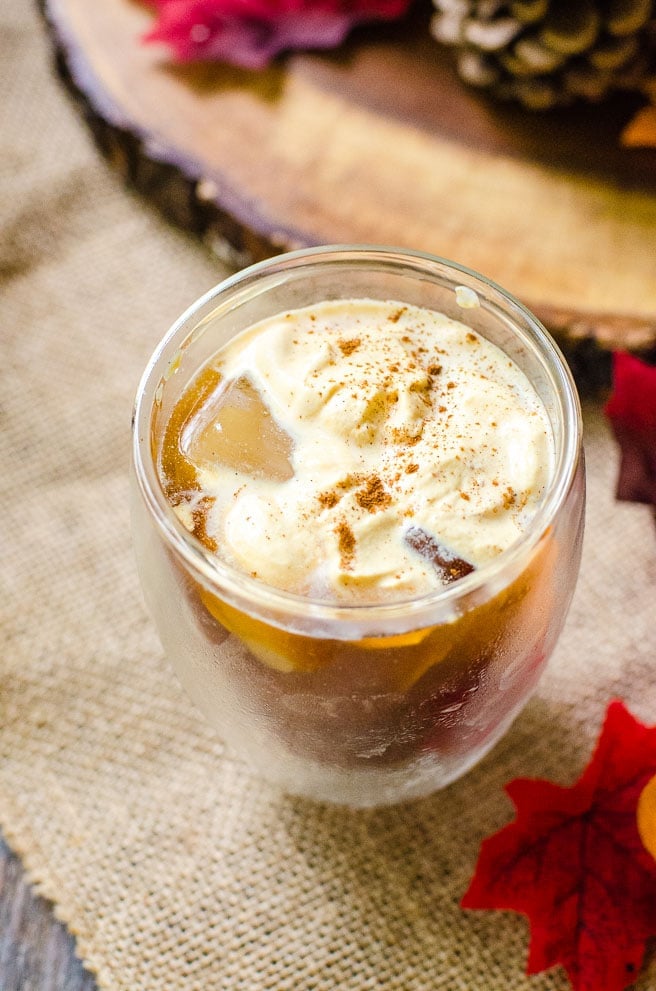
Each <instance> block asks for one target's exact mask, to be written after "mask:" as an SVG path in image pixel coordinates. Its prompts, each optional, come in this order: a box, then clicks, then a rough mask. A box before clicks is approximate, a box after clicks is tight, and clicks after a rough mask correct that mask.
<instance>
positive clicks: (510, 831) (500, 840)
mask: <svg viewBox="0 0 656 991" xmlns="http://www.w3.org/2000/svg"><path fill="white" fill-rule="evenodd" d="M654 773H656V726H655V727H651V728H650V727H647V726H644V725H643V724H642V723H640V722H638V721H637V720H636V719H634V717H633V716H632V715H631V713H630V712H628V710H627V709H626V708H625V707H624V705H623V704H622V703H621V702H613V703H612V704H611V705H610V706H609V708H608V712H607V715H606V721H605V723H604V728H603V731H602V734H601V737H600V739H599V742H598V745H597V749H596V751H595V753H594V755H593V757H592V760H591V761H590V763H589V764H588V767H587V768H586V770H585V771H584V773H583V775H582V776H581V778H580V779H579V781H578V782H577V783H576V784H575V785H574V786H573V787H571V788H564V787H560V786H559V785H555V784H552V783H551V782H549V781H540V780H531V779H526V778H524V779H522V778H520V779H517V780H515V781H513V782H511V783H510V784H509V785H508V786H507V789H506V790H507V792H508V794H509V796H510V798H511V799H512V801H513V802H514V804H515V806H516V809H517V816H516V818H515V820H514V822H511V823H510V824H509V825H508V826H506V827H505V828H504V829H502V830H500V832H498V833H495V834H494V835H493V836H491V837H488V839H486V840H484V841H483V845H482V847H481V852H480V855H479V859H478V864H477V867H476V873H475V875H474V878H473V880H472V882H471V884H470V886H469V889H468V891H467V892H466V894H465V896H464V897H463V899H462V902H461V904H462V907H463V908H470V909H471V908H488V909H489V908H496V909H511V910H513V911H516V912H522V913H524V914H525V915H527V916H528V918H529V921H530V924H531V945H530V952H529V959H528V965H527V973H529V974H534V973H537V972H538V971H541V970H545V969H546V968H548V967H553V966H555V965H556V964H562V966H563V967H565V969H566V970H567V973H568V974H569V977H570V980H571V982H572V985H573V987H574V989H575V991H623V989H624V988H625V987H626V986H627V985H628V984H630V983H632V982H633V981H634V980H635V979H636V977H637V974H638V971H639V969H640V966H641V964H642V958H643V955H644V948H645V942H646V940H647V939H648V938H649V937H650V936H652V935H655V934H656V861H654V859H653V857H652V856H651V855H650V854H649V852H648V851H647V850H646V849H645V847H644V846H643V844H642V842H641V840H640V835H639V833H638V827H637V821H636V809H637V804H638V798H639V796H640V793H641V792H642V790H643V788H644V787H645V785H646V784H647V782H648V781H649V780H650V778H651V777H653V775H654Z"/></svg>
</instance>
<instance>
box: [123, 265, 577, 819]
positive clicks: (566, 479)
mask: <svg viewBox="0 0 656 991" xmlns="http://www.w3.org/2000/svg"><path fill="white" fill-rule="evenodd" d="M461 286H464V287H467V288H468V289H472V290H474V292H475V293H476V294H477V296H478V300H479V302H480V305H479V306H477V307H474V308H471V309H465V310H463V309H461V307H460V306H459V305H458V302H459V301H462V298H463V294H462V291H459V292H458V293H456V291H455V290H456V287H461ZM340 298H342V299H362V298H370V299H382V300H395V301H399V302H402V303H408V304H414V305H417V306H423V307H428V308H431V309H436V310H440V311H442V312H445V313H446V314H448V315H449V316H451V317H453V318H455V319H459V320H463V321H464V322H466V323H468V324H469V325H470V326H471V327H472V328H473V329H474V330H476V331H477V332H478V333H480V334H481V335H483V336H484V337H486V338H488V339H489V340H490V341H492V342H493V343H494V344H496V345H497V346H498V347H500V348H501V349H502V350H503V351H504V352H506V353H507V354H508V355H509V356H510V357H511V358H512V359H513V360H514V361H515V362H516V363H517V364H518V365H519V367H520V368H521V369H522V370H523V371H524V373H525V374H526V375H527V377H528V379H529V380H530V382H531V383H532V385H533V387H534V389H535V390H536V392H537V393H538V395H539V396H540V398H541V399H542V402H543V403H544V406H545V408H546V410H547V413H548V416H549V419H550V421H551V427H552V432H553V438H554V446H555V457H554V469H553V473H552V476H551V480H550V483H549V485H548V489H547V491H546V493H545V495H544V499H543V502H542V503H541V505H540V508H539V510H538V512H537V514H536V515H535V517H534V518H533V520H532V522H531V524H530V526H529V528H528V529H527V531H526V532H525V533H524V534H523V535H522V537H521V538H520V539H519V540H518V541H517V542H516V543H515V544H513V545H512V546H511V547H510V548H509V549H508V550H506V551H505V552H503V553H502V554H500V555H499V556H498V557H497V558H495V559H494V560H493V561H492V562H491V563H489V564H486V565H485V566H483V567H481V568H479V569H478V570H476V571H475V572H473V573H472V574H470V575H468V576H467V577H465V578H463V579H462V580H460V581H458V582H457V583H454V584H452V585H449V586H447V587H445V588H440V589H438V590H436V591H434V592H431V593H430V594H424V595H421V596H419V597H417V598H414V599H412V600H406V601H398V600H392V601H390V602H383V603H380V602H378V603H376V604H374V605H343V604H342V605H335V604H331V603H328V602H325V601H320V600H314V599H311V598H307V597H304V596H299V595H294V594H291V593H289V592H284V591H280V590H277V589H274V588H271V587H269V586H266V585H264V584H262V583H261V582H259V581H258V580H257V579H254V578H251V577H250V576H248V575H246V574H243V573H241V572H239V571H237V570H235V569H234V568H232V567H230V566H229V565H227V564H226V563H225V562H223V561H221V559H220V556H216V555H214V554H212V553H210V551H208V550H207V548H206V547H204V546H203V544H202V543H200V542H199V541H198V540H196V539H195V538H194V537H193V536H192V535H191V534H190V533H189V532H188V531H187V530H186V529H185V528H184V527H183V526H182V525H181V523H180V522H179V521H178V519H177V517H176V515H175V513H174V512H173V511H172V509H171V507H170V505H169V504H168V502H167V499H166V496H165V494H164V491H163V489H162V486H161V484H160V481H159V476H158V470H157V458H158V454H159V451H160V447H161V443H162V437H163V431H164V428H165V425H166V422H167V419H168V418H169V416H170V414H171V411H172V409H173V407H174V405H175V404H176V402H177V400H178V399H179V398H180V396H181V394H182V393H183V391H184V390H185V387H186V386H188V385H189V383H190V381H191V380H192V379H193V378H194V376H195V375H196V374H197V372H198V371H199V369H200V368H201V367H202V366H203V365H204V364H205V363H206V362H207V361H208V360H209V359H210V358H211V357H212V356H213V355H214V354H215V352H216V351H217V350H218V349H219V348H221V347H222V346H223V345H225V344H226V343H227V342H228V341H229V340H230V339H231V338H232V337H234V336H235V335H236V334H238V333H240V332H241V331H242V330H244V329H245V328H247V327H250V326H251V325H252V324H254V323H256V322H258V321H260V320H262V319H264V318H266V317H269V316H272V315H275V314H277V313H280V312H282V311H285V310H288V309H295V308H298V307H303V306H308V305H310V304H314V303H317V302H319V301H322V300H326V299H340ZM469 298H471V296H470V297H469ZM583 512H584V472H583V463H582V453H581V419H580V409H579V404H578V399H577V396H576V390H575V387H574V384H573V382H572V378H571V375H570V373H569V370H568V368H567V366H566V364H565V362H564V360H563V358H562V356H561V354H560V352H559V351H558V349H557V348H556V346H555V345H554V343H553V341H552V340H551V338H550V337H549V335H548V334H547V333H546V332H545V330H544V329H543V328H542V326H541V325H540V324H539V323H538V322H537V320H536V319H535V318H534V317H533V316H532V315H531V314H530V313H529V312H528V311H527V310H526V309H525V308H524V307H523V306H521V305H520V303H518V302H517V300H515V299H514V298H513V297H512V296H510V295H509V294H508V293H506V292H504V291H503V290H502V289H501V288H499V287H498V286H496V285H494V284H492V283H490V282H488V281H487V280H486V279H484V278H482V277H481V276H479V275H477V274H475V273H473V272H471V271H469V270H467V269H464V268H462V267H460V266H458V265H455V264H453V263H450V262H446V261H444V260H441V259H438V258H435V257H432V256H429V255H426V254H420V253H412V252H407V251H401V250H394V249H383V248H369V247H353V248H346V247H333V248H317V249H310V250H307V251H299V252H294V253H292V254H288V255H282V256H279V257H277V258H274V259H272V260H270V261H266V262H263V263H261V264H259V265H255V266H253V267H251V268H249V269H247V270H245V271H243V272H241V273H240V274H238V275H236V276H234V277H233V278H230V279H228V280H227V281H225V282H223V283H222V284H221V285H219V286H217V287H216V288H215V289H213V290H212V291H211V292H209V293H208V294H207V295H206V296H204V297H203V298H202V299H200V300H199V301H198V302H197V303H195V304H194V305H193V306H192V307H191V308H190V309H189V310H188V311H187V312H186V313H185V314H184V315H183V316H182V317H181V318H180V319H179V320H178V322H177V323H176V324H175V325H174V326H173V327H172V328H171V330H170V331H169V333H168V334H167V336H166V337H165V338H164V340H163V342H162V343H161V345H160V346H159V347H158V349H157V351H156V352H155V354H154V356H153V358H152V359H151V361H150V363H149V365H148V367H147V369H146V372H145V374H144V377H143V379H142V381H141V384H140V387H139V391H138V395H137V400H136V408H135V424H134V438H133V528H134V540H135V544H136V552H137V558H138V564H139V569H140V574H141V580H142V583H143V587H144V591H145V596H146V601H147V604H148V606H149V609H150V611H151V613H152V616H153V617H154V620H155V623H156V624H157V628H158V630H159V634H160V637H161V640H162V643H163V645H164V648H165V650H166V653H167V654H168V656H169V658H170V660H171V662H172V664H173V666H174V667H175V669H176V671H177V673H178V675H179V677H180V679H181V681H182V683H183V684H184V686H185V687H186V689H187V690H188V692H189V694H190V695H191V697H192V698H193V699H194V701H195V702H196V703H197V706H198V708H199V709H200V710H201V711H202V712H203V713H204V714H205V716H206V717H207V718H208V719H209V720H210V721H211V722H212V723H213V724H214V726H216V728H217V729H218V731H219V733H220V734H221V736H222V737H223V738H224V739H225V741H226V742H227V743H228V744H229V745H230V746H231V747H232V748H233V750H234V751H235V752H236V753H237V754H240V755H241V756H243V757H244V758H245V759H246V760H247V761H248V762H249V763H250V764H251V765H252V766H253V767H254V768H256V769H257V770H259V772H260V773H261V774H262V775H263V776H264V777H266V778H267V779H268V780H269V781H272V782H276V783H278V784H279V785H281V786H282V787H283V788H284V789H286V790H288V791H290V792H294V793H298V794H303V795H306V796H310V797H313V798H317V799H323V800H327V801H333V802H342V803H347V804H351V805H356V806H365V805H377V804H384V803H391V802H396V801H402V800H405V799H410V798H416V797H419V796H422V795H426V794H428V793H430V792H432V791H434V790H436V789H438V788H441V787H443V786H444V785H446V784H448V783H449V782H450V781H453V780H454V779H455V778H457V777H458V776H459V775H461V774H463V773H464V772H465V771H466V770H467V769H468V768H470V767H471V766H472V765H473V764H474V763H475V762H476V761H478V760H479V759H480V758H481V757H482V756H483V754H485V753H486V752H487V751H488V750H489V749H490V747H492V745H493V744H494V743H495V742H496V741H497V740H498V739H499V737H500V736H501V735H502V734H503V733H504V731H505V730H506V729H507V728H508V727H509V725H510V723H511V722H512V720H513V719H514V718H515V716H516V715H517V713H518V712H519V711H520V709H521V708H522V707H523V705H524V704H525V702H526V701H527V699H528V697H529V695H530V694H531V692H532V691H533V689H534V688H535V685H536V683H537V680H538V678H539V676H540V673H541V672H542V670H543V668H544V666H545V664H546V662H547V659H548V657H549V655H550V654H551V652H552V650H553V648H554V645H555V643H556V640H557V637H558V635H559V633H560V631H561V628H562V625H563V621H564V619H565V615H566V612H567V609H568V606H569V603H570V599H571V596H572V592H573V590H574V585H575V582H576V576H577V572H578V566H579V559H580V550H581V537H582V529H583Z"/></svg>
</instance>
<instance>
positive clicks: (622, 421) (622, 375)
mask: <svg viewBox="0 0 656 991" xmlns="http://www.w3.org/2000/svg"><path fill="white" fill-rule="evenodd" d="M606 415H607V416H608V418H609V420H610V422H611V426H612V428H613V433H614V434H615V439H616V440H617V443H618V444H619V447H620V455H621V460H620V470H619V476H618V480H617V490H616V495H617V498H618V499H621V500H623V501H626V502H645V503H649V504H651V505H653V506H654V507H656V366H653V365H648V364H646V362H644V361H641V360H640V359H639V358H636V357H635V356H634V355H631V354H625V353H624V352H622V351H618V352H616V353H615V354H614V355H613V394H612V395H611V397H610V399H609V400H608V402H607V403H606Z"/></svg>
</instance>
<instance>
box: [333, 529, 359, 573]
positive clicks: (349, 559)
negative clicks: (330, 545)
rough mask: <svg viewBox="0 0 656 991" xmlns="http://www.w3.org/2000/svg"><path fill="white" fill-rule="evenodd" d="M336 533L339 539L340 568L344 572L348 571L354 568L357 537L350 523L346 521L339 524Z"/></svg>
mask: <svg viewBox="0 0 656 991" xmlns="http://www.w3.org/2000/svg"><path fill="white" fill-rule="evenodd" d="M335 533H336V534H337V539H338V544H337V546H338V548H339V555H340V566H341V568H342V571H348V570H350V568H352V566H353V558H354V557H355V535H354V533H353V531H352V530H351V528H350V526H349V525H348V523H345V522H344V521H342V522H341V523H338V524H337V526H336V527H335Z"/></svg>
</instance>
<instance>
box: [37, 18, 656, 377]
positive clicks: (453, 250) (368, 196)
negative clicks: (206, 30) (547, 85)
mask: <svg viewBox="0 0 656 991" xmlns="http://www.w3.org/2000/svg"><path fill="white" fill-rule="evenodd" d="M41 2H42V4H43V6H44V9H45V13H46V16H47V20H48V22H49V24H50V27H51V32H52V34H53V37H54V38H55V42H56V47H57V52H58V56H59V66H60V69H61V71H62V74H63V75H64V76H65V78H66V79H67V81H68V82H69V84H70V85H71V87H72V89H73V90H74V92H75V93H76V95H77V97H78V98H79V100H80V101H81V105H82V106H83V107H84V110H85V114H86V116H87V119H88V120H89V123H90V124H91V126H92V128H93V131H94V134H95V135H96V138H97V141H98V143H99V144H100V146H101V148H102V149H103V151H104V153H105V154H106V155H107V157H108V158H109V160H110V161H111V162H112V163H113V165H115V166H116V167H117V168H118V169H119V170H120V171H121V172H122V173H123V174H124V175H125V177H126V178H127V179H128V180H129V181H130V182H132V183H133V184H135V185H136V186H137V187H138V188H139V189H140V190H141V191H142V192H144V193H145V194H147V195H148V196H149V197H150V198H151V199H152V200H154V201H155V202H156V203H157V204H158V205H159V206H160V207H161V208H163V209H164V210H165V211H166V213H167V214H168V215H169V216H170V217H172V218H173V219H174V220H175V221H176V222H178V223H180V224H182V225H183V226H185V227H186V228H187V229H189V230H191V231H193V232H194V233H195V234H196V235H198V236H199V237H201V238H203V239H204V240H205V241H206V243H208V244H209V245H210V246H211V247H212V249H213V250H214V251H216V252H217V253H218V254H220V255H221V256H222V257H224V258H225V257H227V258H228V259H229V260H230V261H231V262H232V263H234V264H236V265H243V264H246V263H248V262H250V261H252V260H255V259H259V258H262V257H264V256H266V255H269V254H271V253H274V252H276V251H280V250H285V249H288V248H292V247H298V246H303V245H308V244H320V243H339V242H351V243H364V242H370V243H378V244H394V245H399V246H406V247H412V248H419V249H422V250H425V251H431V252H434V253H436V254H439V255H443V256H445V257H448V258H453V259H455V260H458V261H460V262H462V263H464V264H466V265H469V266H470V267H472V268H474V269H478V270H479V271H481V272H483V273H485V274H486V275H488V276H489V277H490V278H492V279H495V280H496V281H498V282H500V283H502V284H503V285H504V286H505V287H506V288H508V289H510V290H511V291H513V292H514V293H515V294H516V295H517V296H519V297H520V298H521V299H522V300H523V301H525V302H526V303H527V304H528V305H529V306H531V307H532V308H533V309H534V310H535V311H536V312H537V313H538V315H539V316H540V317H542V319H543V320H544V321H545V322H546V323H547V325H548V326H549V328H550V329H551V330H552V331H553V332H554V333H555V335H556V336H557V338H558V339H559V341H560V343H561V344H562V345H563V346H564V348H565V350H566V352H567V354H568V357H569V359H570V361H571V362H572V363H573V365H574V368H575V371H576V372H577V373H578V374H579V377H580V378H584V379H585V378H587V379H589V380H594V381H592V384H593V385H594V384H596V382H597V380H598V381H599V382H600V383H602V384H603V382H604V381H606V380H607V375H608V353H609V351H610V350H611V349H612V348H615V347H626V348H630V349H632V350H636V351H639V352H642V353H645V354H651V353H652V352H654V353H656V152H655V151H653V150H645V149H632V150H628V149H622V148H621V147H620V145H619V133H620V131H621V128H622V126H623V124H624V123H626V121H627V120H628V119H629V118H630V116H631V113H632V111H633V109H635V106H636V102H635V100H634V101H630V100H628V99H627V98H623V99H619V98H617V99H613V100H611V101H610V102H608V103H605V104H604V105H603V106H597V107H592V108H591V107H578V108H574V109H571V110H567V111H559V112H552V113H549V114H542V115H535V114H531V113H529V112H526V111H522V110H520V109H518V108H516V107H511V106H503V105H499V104H497V103H495V102H494V101H492V100H490V99H489V98H488V97H486V96H484V95H482V94H479V93H477V92H475V91H472V90H471V89H469V88H467V87H465V86H464V84H463V83H461V82H460V80H459V79H458V78H457V76H456V75H455V72H454V70H453V67H452V64H451V61H450V56H449V54H448V53H447V52H445V51H444V50H443V49H441V48H440V47H439V46H438V45H437V44H436V43H435V42H433V41H432V39H431V38H430V36H429V33H428V19H429V17H430V10H429V7H428V8H425V9H422V10H420V11H419V13H418V14H417V16H416V17H415V18H414V20H413V21H412V22H407V23H405V24H403V25H389V26H385V27H383V28H381V27H375V28H368V29H367V30H360V31H359V32H357V33H356V34H355V35H354V36H353V37H352V39H351V40H350V42H349V43H348V44H347V45H346V46H344V48H343V49H341V50H340V51H339V52H336V53H330V54H315V53H312V54H305V53H304V54H296V55H292V56H289V57H288V58H285V59H282V60H280V61H279V62H277V63H276V64H275V65H274V66H272V67H271V68H270V69H268V70H266V71H264V72H261V73H253V72H248V71H242V70H237V69H234V68H230V67H226V66H221V65H217V64H205V65H193V66H178V65H174V64H173V63H172V62H171V61H170V59H169V57H168V55H167V53H166V51H164V50H162V49H161V48H158V47H157V48H156V47H153V46H144V45H142V44H141V43H140V36H141V35H142V34H143V33H144V31H145V30H146V29H147V28H148V26H149V25H150V24H151V23H152V12H151V11H150V10H149V9H148V8H147V7H144V6H142V5H141V4H139V3H136V2H134V0H94V2H93V3H89V2H88V0H41Z"/></svg>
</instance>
